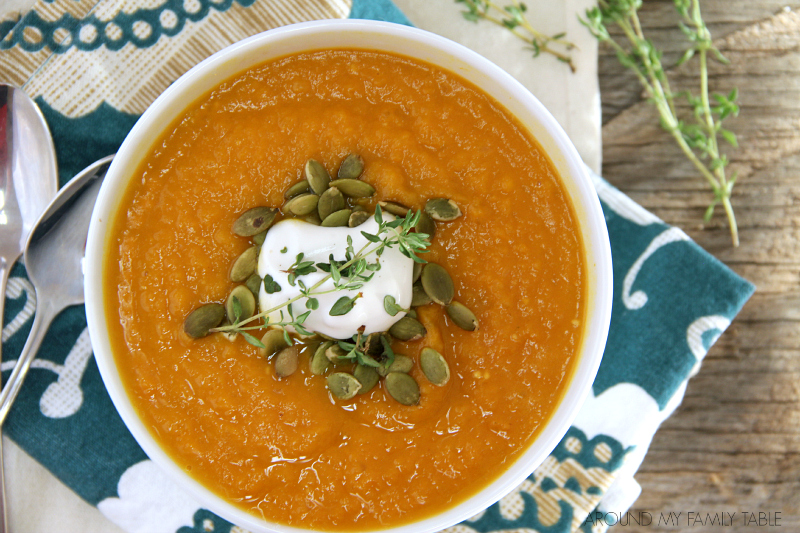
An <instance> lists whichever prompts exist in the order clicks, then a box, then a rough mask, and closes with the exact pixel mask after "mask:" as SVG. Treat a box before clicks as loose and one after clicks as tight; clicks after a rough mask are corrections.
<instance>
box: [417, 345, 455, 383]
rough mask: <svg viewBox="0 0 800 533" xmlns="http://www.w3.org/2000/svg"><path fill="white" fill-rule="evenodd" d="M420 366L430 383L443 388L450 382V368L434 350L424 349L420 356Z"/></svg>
mask: <svg viewBox="0 0 800 533" xmlns="http://www.w3.org/2000/svg"><path fill="white" fill-rule="evenodd" d="M419 366H420V368H422V373H423V374H425V377H426V378H428V381H430V382H431V383H433V384H434V385H436V386H437V387H441V386H442V385H444V384H445V383H447V382H448V381H450V366H449V365H448V364H447V361H446V360H445V358H444V357H443V356H442V354H440V353H439V352H437V351H436V350H434V349H433V348H423V349H422V352H421V353H420V354H419Z"/></svg>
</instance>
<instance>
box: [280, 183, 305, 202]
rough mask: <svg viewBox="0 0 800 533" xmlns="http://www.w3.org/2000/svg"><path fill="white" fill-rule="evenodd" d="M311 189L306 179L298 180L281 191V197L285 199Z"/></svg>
mask: <svg viewBox="0 0 800 533" xmlns="http://www.w3.org/2000/svg"><path fill="white" fill-rule="evenodd" d="M310 190H311V186H310V185H309V184H308V180H303V181H298V182H297V183H295V184H294V185H292V186H291V187H289V188H288V189H286V191H285V192H284V193H283V197H284V198H286V199H287V200H288V199H289V198H294V197H295V196H298V195H301V194H303V193H305V192H309V191H310Z"/></svg>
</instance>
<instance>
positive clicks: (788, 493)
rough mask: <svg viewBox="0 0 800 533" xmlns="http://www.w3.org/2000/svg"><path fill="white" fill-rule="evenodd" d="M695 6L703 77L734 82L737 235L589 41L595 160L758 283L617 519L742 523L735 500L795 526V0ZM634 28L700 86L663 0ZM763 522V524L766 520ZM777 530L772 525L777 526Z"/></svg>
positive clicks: (798, 171) (799, 432)
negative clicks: (595, 74) (642, 516)
mask: <svg viewBox="0 0 800 533" xmlns="http://www.w3.org/2000/svg"><path fill="white" fill-rule="evenodd" d="M701 6H702V10H703V14H704V18H705V20H706V22H707V23H708V25H709V28H710V30H711V33H712V36H713V37H714V39H715V42H717V44H718V46H719V48H720V50H721V51H722V52H723V54H725V56H726V57H727V58H728V59H729V60H730V65H728V66H722V65H714V66H712V68H711V69H710V70H711V81H710V84H711V89H712V90H716V91H718V92H722V93H727V92H729V91H730V89H732V88H733V87H738V88H739V95H740V96H739V98H740V105H741V112H740V114H739V116H738V118H735V119H730V121H729V122H726V124H727V125H728V126H729V127H730V129H732V130H733V131H735V132H736V134H737V135H738V138H739V144H740V147H739V148H738V149H735V150H729V151H728V154H729V157H730V159H731V161H732V164H731V167H730V168H731V169H732V170H735V171H738V174H739V180H738V182H737V184H736V186H735V189H734V194H733V204H734V208H735V211H736V214H737V218H738V222H739V232H740V237H741V245H740V246H739V248H733V247H732V246H731V240H730V236H729V233H728V229H727V226H726V224H725V219H724V217H723V216H722V213H721V210H719V209H718V210H717V213H716V216H715V217H714V219H713V220H712V221H711V222H710V223H709V224H703V221H702V218H703V212H704V210H705V208H706V206H707V205H708V203H709V202H710V200H711V198H712V196H711V193H710V190H709V188H708V186H707V185H706V183H705V181H704V180H702V179H701V178H700V176H699V175H698V174H697V173H696V171H694V170H693V168H692V167H691V166H690V164H689V163H688V161H687V160H686V159H685V158H684V156H683V155H682V154H681V152H680V151H679V149H678V148H677V147H676V146H675V144H674V142H673V141H672V140H671V138H670V137H669V136H668V134H667V133H665V132H663V131H661V130H659V129H658V127H657V124H658V119H657V115H656V113H655V111H654V110H653V109H652V108H651V106H650V105H649V104H648V103H647V102H645V101H644V99H643V97H642V93H641V90H640V88H639V86H638V84H637V82H636V79H635V78H634V77H633V75H631V74H630V73H629V72H626V71H624V69H623V68H622V67H620V66H619V64H618V63H617V61H616V59H615V58H614V56H613V55H612V54H611V51H610V49H608V48H602V47H601V51H600V68H599V71H600V86H601V93H602V100H603V157H604V164H603V174H604V176H605V177H606V178H607V179H608V180H609V181H610V182H611V183H612V184H614V185H616V186H617V187H618V188H620V189H621V190H623V191H624V192H625V193H627V194H628V195H630V196H631V197H632V198H633V199H634V200H636V201H637V202H639V203H640V204H642V205H643V206H645V207H646V208H647V209H649V210H650V211H652V212H654V213H655V214H656V215H658V216H659V217H661V218H662V219H663V220H665V221H666V222H667V223H669V224H674V225H677V226H679V227H681V228H683V229H684V230H685V231H686V232H687V233H688V234H689V235H690V236H691V237H692V238H693V239H694V240H695V241H697V243H699V244H700V245H701V246H702V247H703V248H705V249H706V250H708V251H709V252H711V253H712V254H713V255H714V256H716V257H717V258H718V259H720V260H721V261H723V262H724V263H725V264H727V265H728V266H729V267H730V268H732V269H733V270H734V271H736V272H737V273H739V274H740V275H742V276H743V277H745V278H747V279H748V280H750V281H751V282H753V283H754V284H755V285H756V286H757V292H756V294H755V295H754V296H753V298H752V299H751V300H750V301H749V302H748V303H747V304H746V305H745V307H744V309H743V310H742V312H741V314H740V315H739V317H738V318H737V319H736V320H735V321H734V322H733V324H732V325H731V327H730V329H729V330H728V331H727V332H726V333H725V334H724V335H723V336H722V338H721V339H720V341H719V342H718V343H717V344H716V345H715V346H714V347H713V348H712V349H711V350H710V352H709V354H708V356H707V357H706V359H705V362H704V363H703V367H702V370H701V371H700V373H699V374H698V375H697V376H696V377H695V378H693V379H692V380H691V382H690V383H689V387H688V390H687V393H686V398H685V400H684V402H683V404H682V406H681V407H680V408H679V409H678V411H677V412H676V413H675V414H674V416H673V417H671V418H670V419H669V420H667V422H666V423H665V424H664V425H663V426H662V428H661V430H660V431H659V432H658V433H657V434H656V437H655V439H654V441H653V443H652V447H651V449H650V452H649V454H648V455H647V457H646V459H645V461H644V463H643V465H642V468H641V470H640V471H639V474H638V475H637V479H638V481H639V482H640V484H641V485H642V495H641V496H640V498H639V499H638V501H637V502H636V504H635V506H634V509H632V512H634V513H636V512H638V511H646V512H648V513H650V514H651V515H653V516H654V517H655V520H654V522H653V524H651V525H649V526H647V527H638V526H635V525H631V526H628V527H618V528H617V529H620V530H624V531H648V532H656V531H675V530H688V531H693V532H702V531H714V532H721V531H726V532H729V533H730V532H739V531H753V530H754V529H753V528H754V527H756V525H757V523H755V522H752V521H751V522H750V523H749V524H745V520H744V517H743V515H742V513H743V512H748V513H756V517H758V513H759V512H761V513H773V514H772V515H770V516H771V517H773V518H774V517H775V515H774V513H776V512H777V513H780V515H779V517H780V522H779V524H780V526H781V530H782V531H792V532H795V531H800V0H783V1H774V0H756V1H753V0H703V1H702V2H701ZM640 13H641V19H642V22H643V24H644V31H645V34H646V35H648V36H650V38H651V39H652V40H653V41H654V42H655V43H656V45H657V46H658V47H659V48H661V49H662V50H665V55H664V64H665V66H669V67H670V69H671V72H670V74H671V75H674V76H675V78H676V79H678V80H680V81H679V85H685V84H694V86H695V87H696V86H698V78H697V70H698V69H697V63H696V60H695V61H693V62H690V63H689V64H686V65H683V66H680V67H678V68H674V65H675V64H676V62H677V60H678V58H679V57H680V55H681V54H682V50H683V47H684V46H685V40H684V38H683V34H682V33H681V32H680V30H679V29H678V27H677V26H676V20H677V19H676V16H675V11H674V4H673V2H672V0H645V2H644V6H643V7H642V9H641V12H640ZM669 512H675V513H677V512H682V513H684V514H683V517H686V516H687V513H688V512H695V513H702V514H705V513H721V512H729V513H732V512H736V513H738V514H737V515H735V518H734V520H733V524H732V525H731V526H727V521H726V527H721V526H719V525H716V526H712V525H708V524H707V525H705V526H703V525H700V523H699V522H698V523H697V525H695V526H693V527H690V528H687V527H686V521H685V518H682V527H679V528H674V527H665V526H663V525H662V526H659V525H658V523H657V522H658V517H659V515H660V513H665V514H666V513H669ZM756 529H769V530H774V529H773V528H771V527H769V526H767V527H764V528H756ZM776 531H777V530H776Z"/></svg>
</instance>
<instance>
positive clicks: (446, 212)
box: [425, 198, 461, 222]
mask: <svg viewBox="0 0 800 533" xmlns="http://www.w3.org/2000/svg"><path fill="white" fill-rule="evenodd" d="M425 212H426V213H428V214H429V215H430V216H431V218H432V219H433V220H439V221H441V222H450V221H451V220H455V219H457V218H458V217H460V216H461V209H459V208H458V204H456V203H455V202H454V201H453V200H449V199H447V198H431V199H430V200H428V201H427V202H426V203H425Z"/></svg>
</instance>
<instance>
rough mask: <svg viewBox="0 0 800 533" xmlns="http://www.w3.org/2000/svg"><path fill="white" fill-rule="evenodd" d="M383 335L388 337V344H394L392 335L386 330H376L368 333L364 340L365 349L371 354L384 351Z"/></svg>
mask: <svg viewBox="0 0 800 533" xmlns="http://www.w3.org/2000/svg"><path fill="white" fill-rule="evenodd" d="M381 337H384V338H385V339H386V342H387V343H388V344H390V345H391V344H392V337H391V336H390V335H389V334H388V333H386V332H385V331H382V332H378V331H376V332H374V333H370V334H369V335H367V338H366V340H365V341H364V351H365V352H366V353H368V354H369V355H379V354H382V353H383V342H381Z"/></svg>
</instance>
